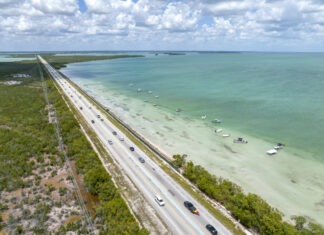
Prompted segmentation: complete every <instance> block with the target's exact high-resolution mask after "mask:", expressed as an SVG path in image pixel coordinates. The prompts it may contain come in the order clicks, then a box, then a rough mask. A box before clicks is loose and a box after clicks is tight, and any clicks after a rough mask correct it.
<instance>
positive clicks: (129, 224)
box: [48, 83, 148, 235]
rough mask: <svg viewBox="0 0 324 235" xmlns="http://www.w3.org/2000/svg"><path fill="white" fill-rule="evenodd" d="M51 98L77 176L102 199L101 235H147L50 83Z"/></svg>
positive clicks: (99, 211)
mask: <svg viewBox="0 0 324 235" xmlns="http://www.w3.org/2000/svg"><path fill="white" fill-rule="evenodd" d="M48 85H49V91H50V93H49V97H50V100H51V101H52V102H53V104H54V105H55V108H56V112H57V116H58V118H59V122H60V129H61V134H62V136H63V142H64V144H65V145H66V148H67V153H68V156H69V159H73V160H75V165H76V167H77V172H78V173H80V174H83V176H84V184H85V186H86V188H87V189H88V191H89V192H90V193H91V194H93V195H96V196H98V197H99V200H100V203H99V205H97V206H96V215H95V221H96V223H97V225H98V228H100V234H132V235H133V234H135V235H137V234H138V235H146V234H148V231H147V230H146V229H145V228H142V229H141V228H139V226H138V224H137V222H136V220H135V218H134V217H133V215H132V214H131V213H130V211H129V209H128V207H127V205H126V203H125V201H124V200H123V199H122V197H121V195H120V194H119V192H118V189H117V188H116V187H115V185H114V183H113V181H112V180H111V177H110V175H109V174H108V173H107V172H106V170H105V169H104V168H103V166H102V164H101V162H100V161H99V158H98V156H97V154H96V153H95V152H94V151H93V149H92V147H91V145H90V143H89V142H88V141H87V139H86V138H85V136H84V135H83V133H82V132H81V130H80V127H79V125H78V123H77V121H76V120H75V119H74V117H73V115H72V113H71V112H70V111H69V110H68V109H67V107H66V106H65V103H63V101H62V99H60V97H59V96H58V94H57V92H56V91H55V89H53V87H52V84H51V83H49V84H48ZM74 227H75V224H70V225H69V226H68V227H66V228H64V227H62V228H61V230H62V231H63V230H64V229H65V230H69V229H71V228H74Z"/></svg>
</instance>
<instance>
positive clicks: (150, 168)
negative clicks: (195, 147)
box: [38, 56, 232, 235]
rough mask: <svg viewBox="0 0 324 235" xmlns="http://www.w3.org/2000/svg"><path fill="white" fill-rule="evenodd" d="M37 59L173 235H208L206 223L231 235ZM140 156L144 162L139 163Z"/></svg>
mask: <svg viewBox="0 0 324 235" xmlns="http://www.w3.org/2000/svg"><path fill="white" fill-rule="evenodd" d="M38 58H39V59H40V61H41V62H42V63H43V64H44V65H45V67H46V68H47V70H48V71H49V73H50V74H51V75H52V77H53V78H54V80H55V81H56V82H57V84H58V85H59V86H60V87H61V88H62V90H63V91H64V92H65V93H66V95H67V96H68V97H69V99H70V100H71V101H72V103H73V104H74V105H75V107H76V108H77V109H78V110H79V111H80V113H81V114H82V115H83V117H84V118H85V120H86V121H87V122H89V123H90V125H91V126H92V128H93V130H94V132H95V133H96V134H97V136H98V138H99V139H100V140H101V141H102V144H103V145H104V147H105V148H106V149H107V151H108V152H109V154H110V155H111V157H113V158H114V159H115V160H116V161H117V162H118V163H119V165H120V166H121V167H122V168H123V170H124V171H125V173H126V174H127V175H128V176H129V178H131V179H132V181H133V182H134V183H135V185H136V186H137V188H138V189H139V190H140V191H141V193H142V194H143V195H144V197H145V198H146V200H147V201H148V202H149V203H150V204H151V205H152V206H153V208H154V209H155V210H156V212H157V213H158V214H159V216H160V217H161V218H162V220H163V221H164V222H165V223H166V224H167V226H168V228H169V230H170V231H171V232H172V233H173V234H179V235H180V234H184V235H191V234H210V232H209V231H208V230H207V229H206V227H205V226H206V225H207V224H211V225H213V226H214V227H215V228H216V229H217V231H218V234H224V235H225V234H232V233H231V232H230V231H229V230H228V229H227V228H226V227H224V226H223V225H222V224H221V223H220V222H219V221H218V220H216V219H215V218H214V217H213V216H212V215H211V214H210V213H209V212H208V211H207V210H206V209H205V208H204V207H203V206H202V205H200V204H199V203H198V202H197V201H196V200H195V199H194V198H193V197H192V196H191V195H190V194H189V193H187V192H186V191H185V190H184V189H183V188H182V187H181V186H180V185H179V184H178V183H177V182H175V181H174V180H173V179H172V178H171V177H170V176H168V175H167V174H166V173H165V172H164V171H163V170H162V169H161V168H160V167H159V166H158V165H157V164H156V163H155V162H153V161H152V160H151V159H150V158H149V157H148V156H147V155H146V154H145V153H144V152H143V151H141V150H140V149H139V148H138V147H137V146H136V145H135V144H134V143H133V142H132V141H131V140H130V139H128V138H127V137H126V136H124V135H123V133H122V132H121V131H119V129H117V128H116V127H115V126H114V125H113V124H112V123H111V122H110V121H109V120H108V119H107V118H106V116H105V114H104V113H102V112H101V111H99V110H98V109H97V108H96V107H95V106H93V105H92V104H91V103H90V102H89V100H88V99H87V98H85V97H84V96H83V95H82V94H81V93H79V92H78V91H77V90H76V89H75V88H74V87H73V86H71V84H70V83H69V82H68V81H66V79H64V78H63V77H62V76H61V75H60V74H59V73H58V72H57V71H56V70H55V69H53V68H52V66H50V65H49V64H48V63H47V62H46V61H45V60H44V59H43V58H42V57H40V56H38ZM113 132H115V133H113ZM130 147H133V148H134V151H131V150H130ZM140 157H141V158H143V159H144V161H145V162H141V161H140V160H139V158H140ZM156 194H158V195H159V196H160V197H161V198H162V199H163V201H164V202H165V205H164V206H160V205H159V204H158V203H157V202H156V201H155V195H156ZM184 201H190V202H191V203H193V204H194V206H195V207H196V208H197V210H198V211H199V215H196V214H193V213H191V212H190V211H189V210H188V209H187V208H186V207H185V206H184Z"/></svg>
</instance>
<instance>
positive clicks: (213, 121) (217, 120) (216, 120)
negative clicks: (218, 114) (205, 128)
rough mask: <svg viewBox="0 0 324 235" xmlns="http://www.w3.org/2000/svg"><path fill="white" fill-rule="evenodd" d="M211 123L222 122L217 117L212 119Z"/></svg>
mask: <svg viewBox="0 0 324 235" xmlns="http://www.w3.org/2000/svg"><path fill="white" fill-rule="evenodd" d="M212 123H222V121H221V120H219V119H217V118H215V119H214V120H212Z"/></svg>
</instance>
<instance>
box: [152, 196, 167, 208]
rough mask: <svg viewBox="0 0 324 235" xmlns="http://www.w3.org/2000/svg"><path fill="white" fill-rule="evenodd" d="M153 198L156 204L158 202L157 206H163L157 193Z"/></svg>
mask: <svg viewBox="0 0 324 235" xmlns="http://www.w3.org/2000/svg"><path fill="white" fill-rule="evenodd" d="M154 200H155V201H156V203H157V204H159V206H164V205H165V203H164V201H163V199H162V198H161V197H160V196H159V195H158V194H156V195H155V198H154Z"/></svg>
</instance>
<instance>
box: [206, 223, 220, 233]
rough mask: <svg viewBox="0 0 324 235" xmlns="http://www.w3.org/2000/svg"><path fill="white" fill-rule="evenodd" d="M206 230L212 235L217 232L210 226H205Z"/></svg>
mask: <svg viewBox="0 0 324 235" xmlns="http://www.w3.org/2000/svg"><path fill="white" fill-rule="evenodd" d="M206 229H207V230H208V231H209V232H210V233H211V234H213V235H217V230H216V229H215V227H214V226H213V225H211V224H207V225H206Z"/></svg>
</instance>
